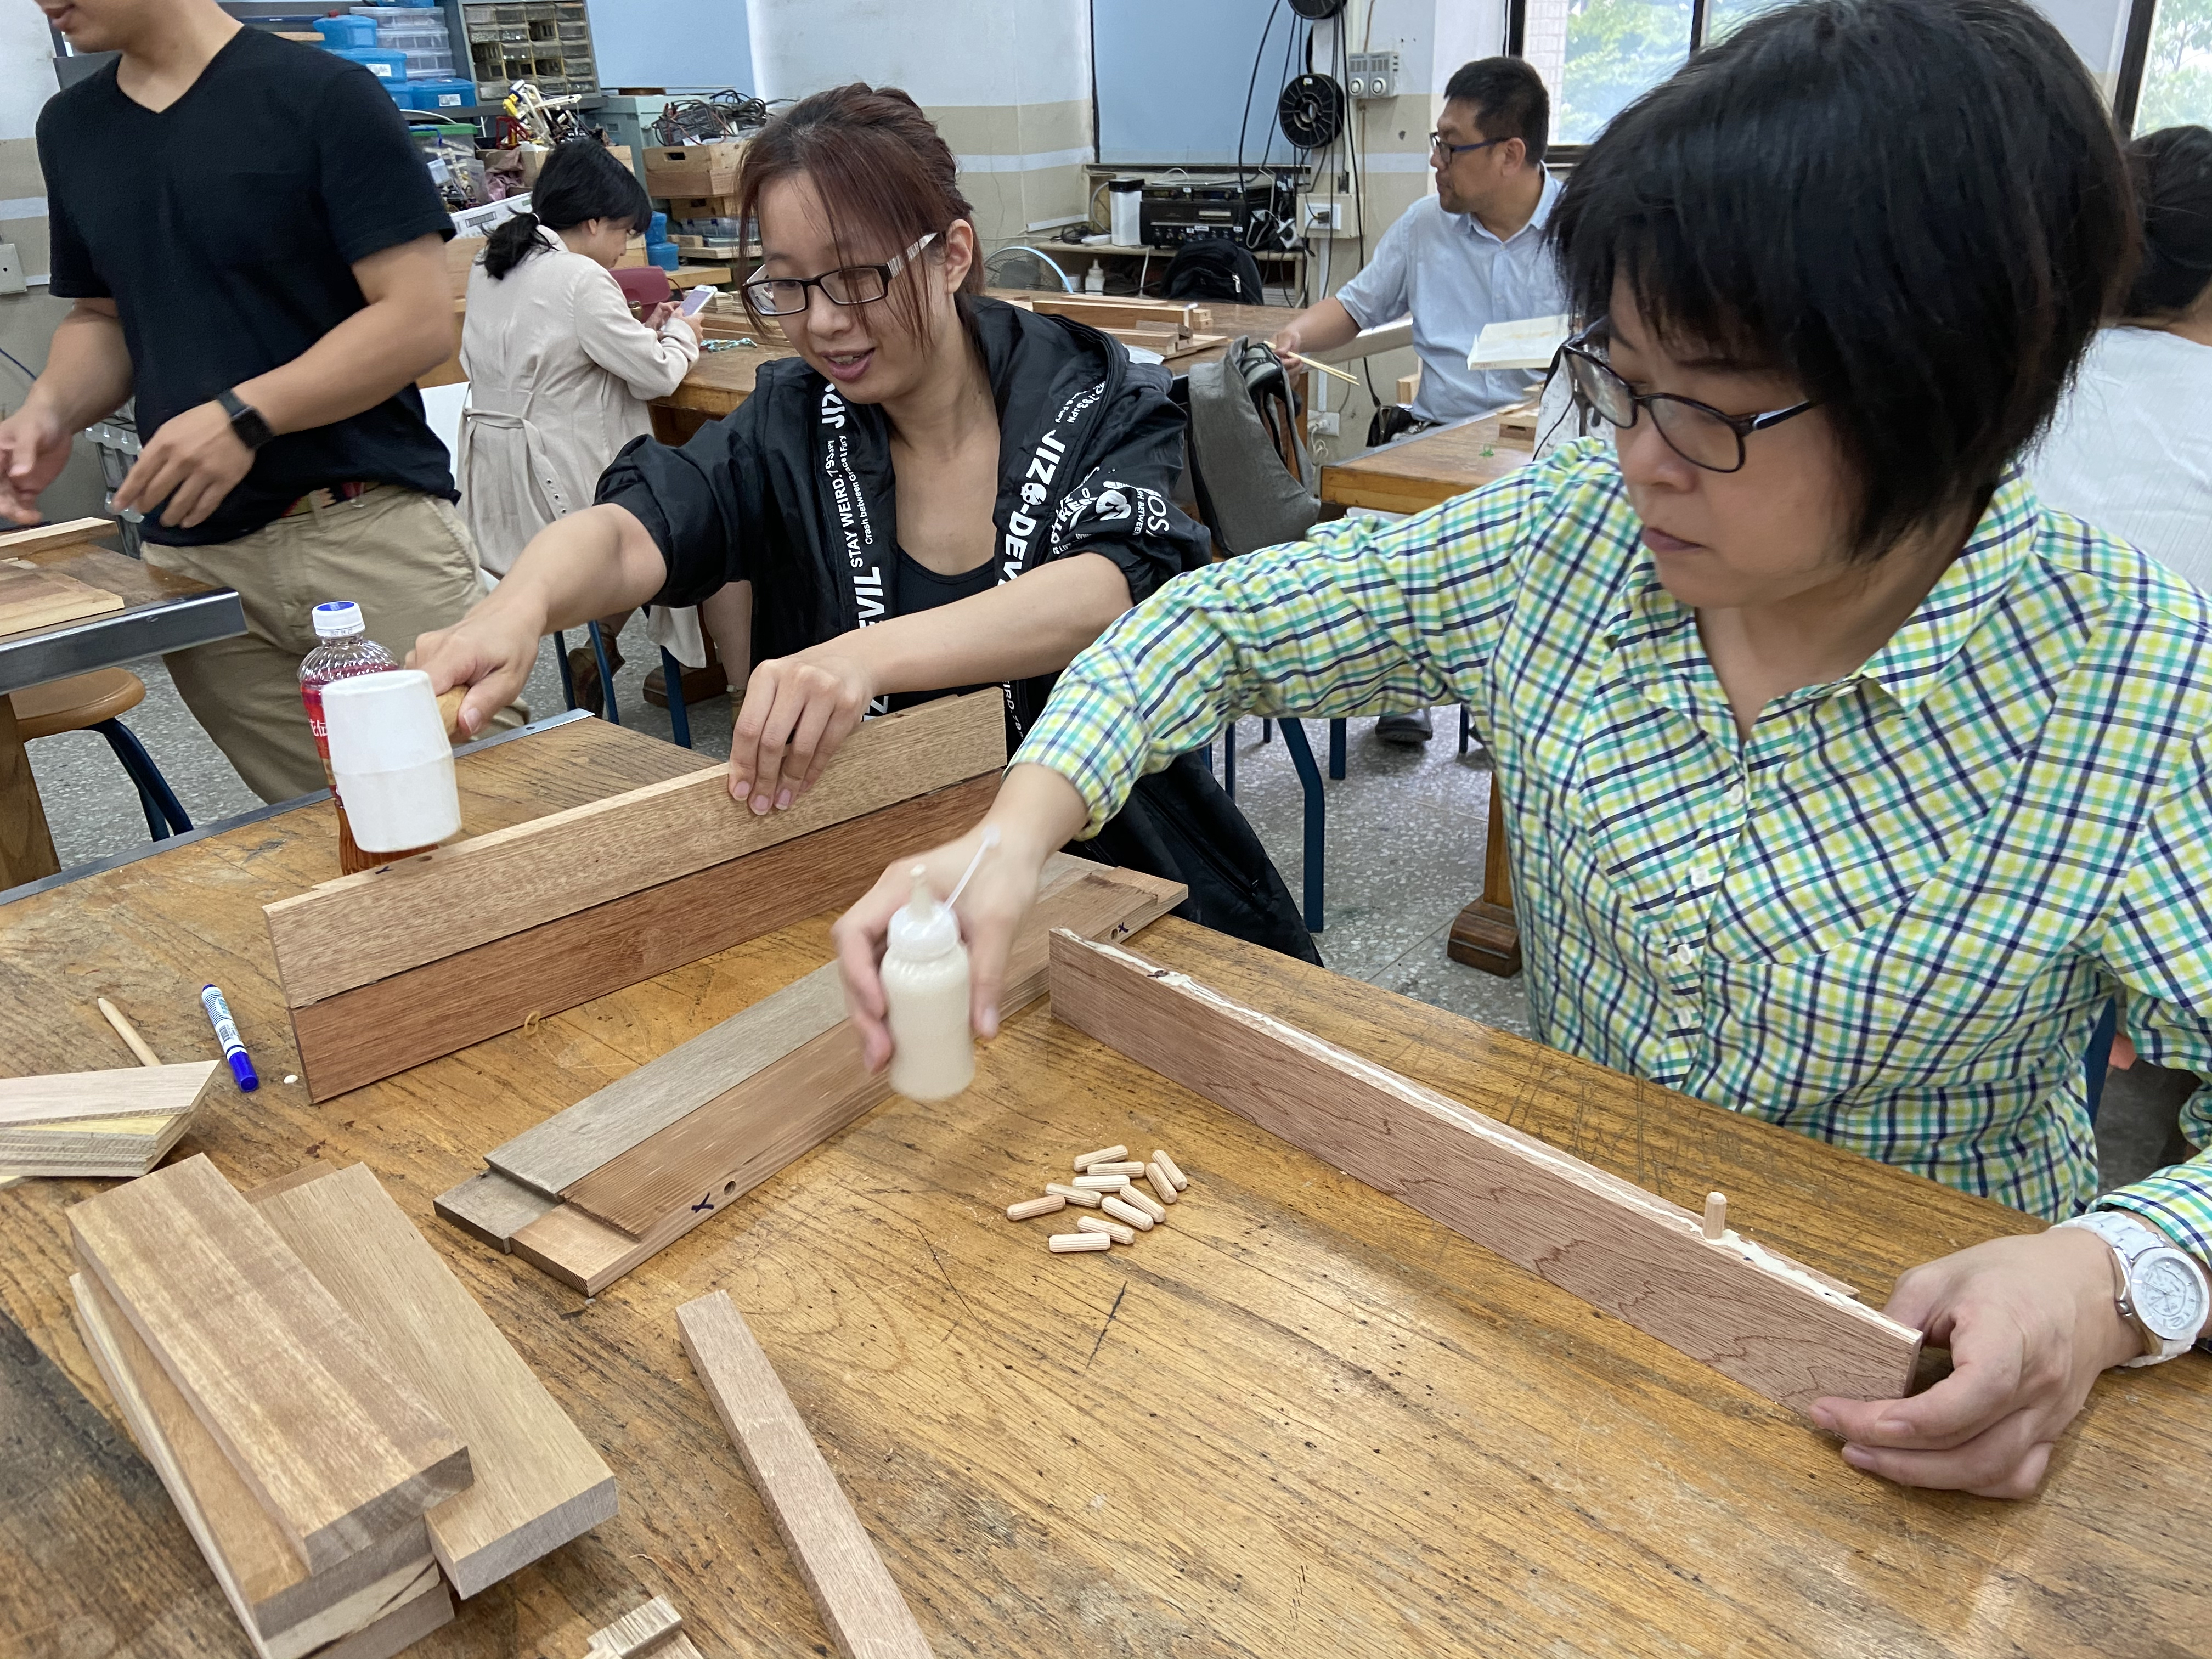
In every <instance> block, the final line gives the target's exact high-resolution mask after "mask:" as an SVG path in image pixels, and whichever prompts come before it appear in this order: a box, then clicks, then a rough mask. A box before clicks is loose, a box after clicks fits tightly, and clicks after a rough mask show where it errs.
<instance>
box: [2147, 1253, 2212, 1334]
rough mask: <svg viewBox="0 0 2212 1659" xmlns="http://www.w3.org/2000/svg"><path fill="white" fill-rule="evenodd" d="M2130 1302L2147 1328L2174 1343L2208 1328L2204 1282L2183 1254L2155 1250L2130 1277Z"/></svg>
mask: <svg viewBox="0 0 2212 1659" xmlns="http://www.w3.org/2000/svg"><path fill="white" fill-rule="evenodd" d="M2128 1277H2129V1280H2130V1284H2129V1291H2130V1300H2131V1301H2133V1302H2134V1304H2135V1307H2136V1313H2137V1314H2138V1315H2139V1316H2141V1317H2142V1322H2143V1323H2144V1324H2146V1325H2148V1326H2149V1327H2150V1328H2151V1329H2152V1330H2153V1331H2154V1332H2156V1333H2157V1334H2158V1335H2159V1336H2160V1338H2162V1339H2163V1340H2166V1341H2169V1342H2172V1341H2176V1340H2179V1339H2180V1338H2182V1337H2185V1336H2186V1337H2193V1336H2195V1335H2196V1334H2197V1332H2198V1330H2200V1329H2201V1328H2203V1324H2204V1314H2205V1296H2204V1281H2203V1279H2202V1278H2201V1277H2200V1276H2199V1275H2198V1273H2197V1271H2196V1269H2195V1268H2194V1267H2192V1266H2191V1263H2190V1261H2189V1260H2188V1258H2187V1257H2185V1256H2184V1255H2182V1254H2181V1252H2180V1251H2179V1250H2172V1249H2166V1250H2154V1251H2152V1252H2150V1253H2149V1254H2148V1255H2144V1256H2142V1257H2141V1258H2139V1259H2138V1260H2137V1261H2136V1264H2135V1270H2134V1272H2132V1273H2130V1274H2129V1276H2128Z"/></svg>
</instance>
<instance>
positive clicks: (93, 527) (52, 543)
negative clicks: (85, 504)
mask: <svg viewBox="0 0 2212 1659" xmlns="http://www.w3.org/2000/svg"><path fill="white" fill-rule="evenodd" d="M114 532H115V520H112V519H68V520H64V521H63V522H62V523H60V524H41V525H33V526H32V527H31V528H30V529H28V530H11V531H9V532H8V533H7V534H6V535H4V536H0V559H15V558H21V556H23V555H24V554H26V553H35V552H38V551H40V550H43V549H46V548H50V547H71V546H74V545H75V544H77V543H78V542H96V541H99V540H100V539H101V538H104V537H106V536H111V535H112V534H113V533H114Z"/></svg>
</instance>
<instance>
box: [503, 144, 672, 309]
mask: <svg viewBox="0 0 2212 1659" xmlns="http://www.w3.org/2000/svg"><path fill="white" fill-rule="evenodd" d="M586 219H620V220H622V221H623V222H625V223H627V224H628V225H629V228H630V229H631V231H632V232H633V233H635V232H636V231H640V230H642V229H644V228H646V226H647V225H649V224H651V223H652V222H653V202H652V200H651V198H650V197H647V195H646V193H645V186H644V185H641V184H640V183H638V181H637V174H635V173H632V172H631V171H630V170H629V168H628V167H624V166H623V164H622V162H621V161H618V160H617V159H616V157H615V155H614V152H613V151H611V150H610V149H607V147H606V146H605V145H604V144H602V143H599V140H597V139H596V138H572V139H570V140H569V141H568V143H565V144H561V145H558V146H556V148H555V149H554V151H553V153H552V154H551V155H549V156H547V157H546V158H545V165H544V167H540V168H539V169H538V183H537V184H536V185H534V186H533V187H532V190H531V192H530V211H529V212H527V213H518V214H516V215H515V216H513V218H512V219H508V220H506V221H504V222H502V223H501V225H500V227H499V228H498V229H496V230H495V231H493V232H492V234H491V236H490V238H489V240H487V241H486V242H485V243H484V251H483V264H484V273H485V274H486V275H487V276H490V277H492V278H493V279H494V280H495V281H496V280H497V279H499V278H501V277H503V276H506V275H507V272H508V271H510V270H513V269H514V268H515V266H517V265H519V264H521V263H522V262H523V261H524V260H525V259H527V258H529V257H530V256H531V255H532V254H533V253H536V252H539V251H540V250H541V249H543V248H544V246H545V244H544V242H543V241H541V240H539V239H538V226H540V225H544V226H545V227H546V228H548V229H550V230H568V229H570V228H573V227H574V226H577V225H580V224H582V223H583V222H584V221H585V220H586Z"/></svg>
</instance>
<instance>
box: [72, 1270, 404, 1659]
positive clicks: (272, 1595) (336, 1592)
mask: <svg viewBox="0 0 2212 1659" xmlns="http://www.w3.org/2000/svg"><path fill="white" fill-rule="evenodd" d="M70 1295H71V1297H73V1298H74V1299H75V1302H76V1324H77V1330H78V1332H79V1333H80V1334H82V1336H83V1338H84V1346H85V1349H86V1351H87V1352H88V1353H90V1354H91V1355H92V1359H93V1364H94V1365H95V1366H96V1367H98V1369H99V1371H100V1379H101V1381H103V1382H105V1383H106V1384H107V1392H108V1394H109V1395H110V1396H112V1398H113V1400H114V1401H115V1405H116V1409H117V1410H118V1412H120V1413H122V1415H123V1421H124V1426H125V1428H127V1429H129V1430H130V1431H131V1438H132V1439H133V1440H135V1441H136V1442H137V1443H138V1449H139V1450H140V1451H141V1452H142V1453H143V1454H144V1455H145V1458H146V1461H147V1462H149V1463H150V1464H152V1465H153V1467H154V1473H155V1474H156V1475H158V1476H159V1477H160V1478H161V1484H162V1486H164V1487H166V1488H167V1491H168V1493H169V1501H170V1502H171V1503H173V1504H175V1505H176V1506H177V1513H178V1515H179V1516H180V1517H182V1519H183V1521H184V1522H185V1530H187V1531H188V1532H190V1533H191V1535H192V1541H193V1542H194V1543H196V1544H197V1545H198V1546H199V1547H200V1553H201V1554H202V1555H203V1556H204V1557H205V1558H206V1559H207V1564H208V1569H209V1571H211V1572H213V1573H214V1574H215V1578H216V1583H217V1584H219V1585H220V1586H222V1593H223V1595H224V1597H225V1598H226V1599H227V1600H228V1601H229V1602H230V1606H231V1611H232V1612H234V1613H236V1614H237V1615H238V1622H239V1623H240V1626H243V1627H244V1628H245V1631H246V1639H247V1640H248V1641H249V1642H251V1643H252V1644H253V1649H254V1651H255V1653H256V1654H258V1655H259V1656H260V1659H301V1656H303V1655H306V1654H309V1653H313V1652H314V1651H315V1650H317V1649H319V1648H321V1647H323V1646H324V1645H325V1644H328V1643H330V1642H332V1641H335V1640H337V1638H340V1637H343V1636H348V1635H350V1634H351V1633H353V1632H356V1631H358V1630H361V1629H362V1628H364V1627H365V1626H368V1625H370V1624H373V1623H374V1622H375V1621H376V1620H379V1619H380V1618H382V1617H383V1616H384V1615H385V1614H386V1613H389V1612H391V1611H392V1609H393V1608H394V1607H398V1606H399V1605H400V1604H401V1603H402V1602H404V1601H408V1600H410V1599H411V1597H412V1596H414V1595H421V1594H423V1593H424V1592H425V1591H426V1589H428V1584H429V1583H435V1580H436V1578H437V1573H438V1565H437V1562H436V1561H435V1559H433V1558H432V1556H431V1554H430V1541H429V1536H428V1533H427V1532H426V1531H425V1529H424V1528H423V1524H422V1521H421V1520H420V1519H416V1520H415V1521H411V1522H408V1523H407V1524H406V1525H404V1526H403V1527H401V1528H398V1529H397V1530H396V1531H393V1532H392V1533H389V1534H386V1536H385V1538H384V1539H382V1540H381V1541H380V1542H378V1543H377V1544H376V1545H374V1546H373V1547H370V1548H368V1549H365V1550H362V1551H360V1552H358V1553H356V1554H353V1555H349V1556H348V1557H347V1558H346V1559H344V1560H343V1561H341V1562H339V1563H338V1564H337V1565H336V1566H334V1567H332V1568H331V1569H330V1570H329V1571H326V1572H319V1573H313V1574H311V1573H309V1572H308V1571H307V1567H306V1565H304V1564H303V1563H302V1562H301V1560H300V1558H299V1556H298V1554H297V1553H295V1551H294V1550H293V1548H292V1547H291V1544H290V1542H289V1541H288V1540H287V1539H286V1538H285V1536H284V1535H283V1533H281V1532H279V1531H278V1530H277V1528H276V1522H273V1521H271V1520H270V1518H269V1515H268V1512H267V1511H266V1510H264V1509H263V1508H262V1507H261V1504H260V1501H259V1500H258V1498H255V1497H254V1495H253V1494H252V1492H250V1491H249V1490H247V1488H246V1482H245V1481H244V1480H241V1479H240V1477H239V1474H238V1471H237V1470H236V1469H234V1468H232V1467H231V1463H230V1460H229V1459H228V1458H227V1457H225V1456H224V1455H223V1454H222V1448H221V1447H220V1446H218V1445H216V1443H215V1437H214V1436H213V1435H211V1434H210V1433H209V1432H208V1431H207V1426H206V1425H204V1423H202V1422H201V1421H200V1420H199V1419H198V1418H197V1417H195V1416H194V1415H193V1414H192V1409H191V1407H190V1406H188V1405H187V1404H185V1399H184V1396H183V1395H180V1394H179V1393H178V1392H177V1389H176V1385H175V1384H174V1383H171V1382H170V1381H169V1378H168V1374H167V1372H165V1371H163V1370H162V1369H161V1365H160V1364H159V1362H157V1361H156V1360H155V1358H154V1356H153V1355H152V1354H151V1353H149V1352H147V1349H146V1345H145V1344H144V1343H143V1342H141V1341H140V1340H138V1337H137V1333H136V1332H135V1331H133V1330H132V1329H131V1322H130V1321H129V1320H127V1319H125V1317H124V1316H123V1314H122V1312H121V1311H120V1310H118V1308H117V1307H116V1306H115V1304H114V1303H113V1302H112V1300H110V1299H109V1297H108V1295H107V1292H106V1291H103V1290H102V1289H100V1285H99V1283H98V1281H97V1280H95V1279H93V1278H92V1277H91V1276H90V1275H89V1274H88V1273H71V1274H70ZM425 1575H428V1583H426V1580H425Z"/></svg>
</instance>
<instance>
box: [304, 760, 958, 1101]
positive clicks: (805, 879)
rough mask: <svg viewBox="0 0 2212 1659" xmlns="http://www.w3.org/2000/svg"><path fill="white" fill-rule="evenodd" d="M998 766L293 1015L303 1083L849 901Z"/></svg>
mask: <svg viewBox="0 0 2212 1659" xmlns="http://www.w3.org/2000/svg"><path fill="white" fill-rule="evenodd" d="M998 788H999V779H998V775H997V774H996V773H989V774H986V775H983V776H981V777H976V778H971V779H969V781H967V782H965V783H957V784H953V785H951V787H947V788H944V789H938V790H933V791H932V792H931V793H928V794H927V795H921V796H917V797H916V798H915V799H912V800H904V801H900V802H898V803H897V804H896V805H891V806H886V807H884V808H882V809H880V810H879V811H873V812H870V813H867V814H866V815H865V816H864V817H857V818H852V819H849V820H848V821H847V822H845V823H840V824H835V825H833V826H831V827H830V828H829V829H817V830H816V831H815V832H814V833H813V834H812V835H811V836H799V838H798V839H797V840H796V841H787V842H782V843H781V844H780V845H778V846H775V847H771V848H768V849H766V850H765V851H763V852H758V853H752V854H747V855H746V856H745V857H744V858H738V859H731V860H727V861H726V862H725V863H722V864H718V865H715V866H712V867H711V868H708V869H705V870H702V871H699V872H696V874H693V875H689V876H683V877H679V878H677V879H676V880H674V881H665V882H662V883H661V884H659V886H656V887H648V888H646V889H645V890H642V891H641V892H636V893H632V894H629V896H626V897H623V898H618V899H613V900H610V901H609V902H606V903H605V904H599V905H594V906H593V907H592V908H590V909H588V910H580V911H578V912H577V913H576V914H575V915H572V916H563V917H562V918H561V919H560V920H559V921H549V922H544V923H541V924H540V925H539V926H538V927H526V928H525V929H523V930H522V931H521V932H520V933H510V934H508V935H507V937H506V938H504V939H493V940H492V941H491V942H490V943H489V944H485V945H477V946H475V947H474V948H472V949H471V950H466V951H455V952H454V953H453V955H451V956H449V957H442V958H441V959H440V960H438V961H436V962H431V963H424V964H423V965H422V967H420V968H411V969H408V971H407V972H405V973H404V974H395V975H392V977H391V978H389V979H382V980H379V981H376V983H374V985H363V986H361V987H357V988H356V989H354V990H350V991H342V992H340V993H339V994H337V995H336V996H334V997H328V998H325V1000H322V1001H320V1002H318V1003H315V1004H313V1005H312V1006H308V1007H305V1008H295V1009H294V1010H293V1011H292V1030H293V1034H294V1036H295V1037H296V1038H297V1039H298V1042H299V1045H300V1058H301V1062H302V1065H301V1069H302V1070H303V1071H304V1072H305V1073H306V1074H307V1090H308V1093H309V1094H310V1095H311V1096H312V1097H313V1098H314V1099H316V1100H318V1101H323V1100H328V1099H330V1098H331V1097H332V1096H334V1095H340V1094H343V1093H344V1092H346V1091H348V1090H349V1089H358V1088H361V1087H362V1086H363V1085H367V1084H370V1083H374V1082H376V1081H378V1080H379V1079H383V1078H387V1077H390V1076H392V1075H393V1074H394V1073H398V1072H404V1071H405V1070H407V1069H408V1068H409V1067H410V1066H420V1065H422V1063H424V1062H425V1061H426V1060H436V1059H438V1058H439V1057H441V1055H445V1054H452V1053H453V1052H454V1051H455V1050H457V1049H459V1048H466V1047H468V1046H469V1045H470V1044H471V1043H474V1042H483V1041H484V1040H485V1039H486V1038H488V1037H495V1036H498V1035H499V1034H500V1033H501V1032H502V1031H511V1030H514V1029H515V1028H516V1027H517V1026H519V1025H521V1024H524V1023H525V1022H526V1021H527V1020H528V1019H529V1018H530V1016H531V1015H532V1014H538V1015H547V1014H556V1013H559V1012H561V1011H562V1010H563V1009H565V1008H574V1007H575V1006H577V1005H578V1004H580V1003H585V1002H589V1001H590V1000H592V998H593V997H599V996H605V995H606V994H608V993H609V992H611V991H618V990H621V989H622V988H623V987H625V986H629V985H635V984H636V983H638V982H639V981H641V980H647V979H650V978H652V977H653V975H655V974H662V973H666V972H667V971H668V970H669V969H672V968H681V967H683V966H684V965H685V964H686V963H693V962H696V961H698V960H699V959H700V957H707V956H712V955H713V954H714V952H715V951H724V950H727V949H728V948H729V947H730V946H731V945H742V944H744V942H745V941H746V940H747V939H757V938H759V937H760V936H761V935H762V934H763V933H771V932H773V931H774V930H775V929H776V928H778V927H784V926H786V925H787V924H788V923H790V922H793V921H799V920H800V919H802V918H803V917H806V916H811V915H816V914H817V913H818V912H820V911H823V910H827V909H829V908H832V907H834V906H836V905H842V904H849V903H851V902H853V901H854V899H856V898H858V897H860V895H861V894H863V893H865V892H866V891H867V890H868V889H869V888H870V887H872V886H873V885H874V884H875V880H876V878H877V877H878V876H880V875H881V874H883V872H884V866H885V865H886V864H888V863H890V862H891V861H892V860H895V859H900V858H904V857H906V856H908V854H914V853H921V852H924V851H927V849H928V848H933V847H936V846H939V845H941V844H942V843H943V842H947V841H950V840H951V839H952V838H953V837H954V836H957V835H959V834H961V833H962V832H963V831H964V830H966V829H969V828H970V827H971V826H972V825H973V824H974V823H975V820H976V819H978V818H980V817H982V816H983V814H984V812H985V811H987V810H988V808H989V806H990V805H991V801H992V799H993V797H994V796H995V795H996V794H997V793H998Z"/></svg>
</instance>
